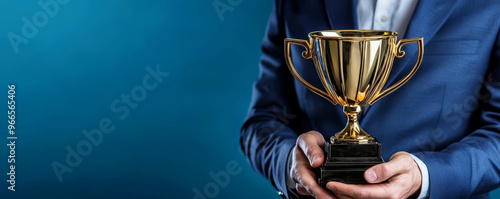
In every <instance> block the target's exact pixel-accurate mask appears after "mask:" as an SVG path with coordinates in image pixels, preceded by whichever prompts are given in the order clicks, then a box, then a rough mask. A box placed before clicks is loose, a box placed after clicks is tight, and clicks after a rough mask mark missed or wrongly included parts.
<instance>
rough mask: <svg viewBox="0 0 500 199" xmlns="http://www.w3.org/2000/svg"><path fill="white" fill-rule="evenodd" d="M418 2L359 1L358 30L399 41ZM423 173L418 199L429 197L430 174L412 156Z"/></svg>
mask: <svg viewBox="0 0 500 199" xmlns="http://www.w3.org/2000/svg"><path fill="white" fill-rule="evenodd" d="M417 3H418V0H358V2H357V5H356V11H357V14H358V28H359V29H364V30H390V31H395V32H398V39H401V38H403V37H404V35H405V34H406V29H407V28H408V23H409V22H410V19H411V17H412V15H413V11H415V7H416V6H417ZM412 157H413V159H414V160H415V162H416V163H417V164H418V167H419V168H420V172H421V173H422V189H421V191H420V194H419V196H418V198H419V199H420V198H426V197H428V196H429V172H428V170H427V166H426V165H425V163H424V162H422V160H420V159H419V158H417V157H416V156H414V155H412Z"/></svg>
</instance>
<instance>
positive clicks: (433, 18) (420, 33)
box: [385, 0, 456, 87]
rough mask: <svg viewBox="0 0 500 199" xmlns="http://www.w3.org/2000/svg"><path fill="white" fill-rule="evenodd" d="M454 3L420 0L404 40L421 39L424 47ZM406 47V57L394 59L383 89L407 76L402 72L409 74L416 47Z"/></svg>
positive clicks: (411, 45) (413, 45)
mask: <svg viewBox="0 0 500 199" xmlns="http://www.w3.org/2000/svg"><path fill="white" fill-rule="evenodd" d="M455 3H456V1H454V0H450V1H435V0H420V1H419V2H418V4H417V7H416V8H415V11H414V12H413V16H412V19H411V20H410V23H409V24H408V28H407V31H406V35H405V36H404V38H405V39H406V38H415V37H423V38H424V45H425V44H427V43H428V42H429V41H430V40H431V39H432V37H434V35H435V34H436V32H437V31H438V30H439V28H441V26H442V25H443V23H444V22H445V21H446V20H447V19H448V16H449V15H450V13H451V12H452V11H453V9H454V6H455ZM406 46H408V47H405V48H404V50H405V52H406V55H405V56H404V57H403V58H401V59H399V58H395V60H394V65H393V68H392V71H391V74H390V76H389V79H388V80H387V84H386V85H385V87H388V86H390V85H392V84H394V83H396V82H397V81H399V80H400V79H402V78H403V77H404V76H406V75H407V74H406V73H402V72H403V71H406V72H409V71H410V69H411V67H413V66H414V65H415V63H414V62H415V60H416V59H417V58H416V57H417V53H418V47H417V45H415V44H408V45H406ZM424 52H425V47H424ZM417 74H418V72H417ZM410 81H411V80H410Z"/></svg>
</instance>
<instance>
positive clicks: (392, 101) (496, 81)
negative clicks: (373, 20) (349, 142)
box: [241, 0, 500, 198]
mask: <svg viewBox="0 0 500 199" xmlns="http://www.w3.org/2000/svg"><path fill="white" fill-rule="evenodd" d="M356 22H357V19H356V2H355V1H354V2H353V1H347V0H338V1H335V0H323V1H320V0H314V1H299V0H290V1H280V0H277V1H276V3H275V8H274V10H273V12H272V14H271V16H270V19H269V24H268V27H267V32H266V35H265V37H264V40H263V43H262V53H263V55H262V57H261V61H260V75H259V77H258V79H257V80H256V82H255V84H254V87H253V96H252V100H251V105H250V108H249V111H248V117H247V119H246V121H245V123H244V125H243V127H242V130H241V146H242V148H243V150H244V152H245V154H246V156H247V157H248V159H249V161H250V163H251V165H252V167H253V168H254V169H255V170H256V171H258V172H259V173H261V174H262V175H264V176H265V177H266V178H268V179H269V180H270V181H271V182H272V184H273V186H275V187H276V188H277V189H278V190H282V191H285V190H286V180H285V176H286V175H285V174H286V172H287V171H286V163H287V158H288V154H289V152H290V150H291V149H292V147H293V146H294V145H295V141H296V139H297V137H298V135H299V134H300V133H304V132H307V131H310V130H317V131H319V132H321V133H322V134H323V135H324V137H325V139H326V140H329V138H330V136H332V135H334V134H335V133H336V132H337V131H340V130H341V129H342V128H343V127H344V125H345V123H346V116H345V114H344V113H343V112H342V107H340V106H333V105H332V104H330V102H328V101H327V100H325V99H323V98H321V97H320V96H318V95H316V94H314V93H312V92H311V91H309V90H307V89H306V88H305V87H304V86H302V85H301V84H300V83H299V82H297V81H296V80H295V79H294V78H293V77H292V75H291V74H290V72H289V71H288V69H287V66H286V64H285V61H284V52H283V47H284V46H283V39H285V38H297V39H307V34H308V33H309V32H312V31H316V30H328V29H356V28H357V25H356ZM499 28H500V2H498V1H496V0H491V1H470V0H456V1H455V0H446V1H436V0H420V1H419V2H418V5H417V7H416V9H415V12H414V14H413V16H412V19H411V21H410V23H409V25H408V29H407V33H406V36H405V38H414V37H423V38H424V42H425V54H424V58H423V62H422V65H421V67H420V69H419V70H418V71H417V73H416V74H415V76H414V77H413V78H412V79H411V80H410V81H409V82H408V83H407V84H405V85H404V86H402V87H401V88H400V89H398V90H396V91H395V92H394V93H392V94H389V95H388V96H386V97H385V98H382V99H381V100H380V101H378V102H376V103H375V104H374V105H373V106H371V107H370V108H369V109H368V110H366V109H365V110H363V113H362V115H361V116H360V120H361V126H362V127H363V128H364V130H366V131H367V132H368V133H370V134H371V135H373V136H374V137H376V138H377V139H378V140H379V141H380V142H381V143H382V156H383V158H384V159H385V160H386V161H387V160H389V158H390V156H391V155H392V154H394V153H395V152H397V151H407V152H410V153H412V154H414V155H416V156H417V157H418V158H420V159H421V160H422V161H423V162H424V163H425V164H426V165H427V167H428V170H429V178H430V196H431V198H465V197H472V196H486V197H487V192H488V191H490V190H492V189H495V188H497V187H499V186H500V61H499V60H500V38H499V32H500V31H499ZM301 48H302V47H294V48H293V49H292V59H293V62H294V64H295V67H296V68H297V71H298V72H299V74H301V75H302V77H304V79H306V80H307V81H308V82H310V83H312V84H313V85H315V86H316V87H318V88H322V85H321V83H320V81H319V78H318V75H317V73H316V71H315V67H314V63H313V61H311V60H305V59H303V58H302V56H301V52H302V51H303V49H301ZM404 50H405V51H406V55H405V56H404V57H403V58H401V59H398V58H396V59H395V61H394V66H393V69H392V72H391V74H390V77H389V80H388V82H387V84H386V87H388V86H389V85H392V84H393V83H395V82H396V81H398V80H399V79H401V78H402V77H404V76H405V75H406V74H407V73H408V72H409V70H410V69H411V68H412V67H413V65H414V63H415V60H416V56H417V51H418V49H417V46H416V45H415V44H410V45H406V47H404Z"/></svg>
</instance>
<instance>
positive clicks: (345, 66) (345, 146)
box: [285, 30, 424, 186]
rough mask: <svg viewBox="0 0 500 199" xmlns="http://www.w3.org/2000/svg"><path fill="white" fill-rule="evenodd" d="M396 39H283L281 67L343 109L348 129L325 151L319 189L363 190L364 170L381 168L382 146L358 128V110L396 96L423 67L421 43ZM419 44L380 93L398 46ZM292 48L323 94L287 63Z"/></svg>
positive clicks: (352, 35)
mask: <svg viewBox="0 0 500 199" xmlns="http://www.w3.org/2000/svg"><path fill="white" fill-rule="evenodd" d="M397 35H398V33H396V32H392V31H377V30H327V31H316V32H311V33H309V41H306V40H299V39H289V38H287V39H285V61H286V63H287V65H288V69H289V70H290V72H291V73H292V75H293V76H294V77H295V78H296V79H297V80H298V81H299V82H300V83H302V85H304V86H305V87H306V88H308V89H309V90H311V91H312V92H314V93H316V94H318V95H319V96H321V97H323V98H325V99H326V100H328V101H330V102H331V103H332V104H333V105H341V106H343V110H344V113H345V114H346V115H347V124H346V126H345V128H344V129H343V130H341V131H340V132H338V133H336V134H335V135H334V136H332V137H331V139H330V142H329V143H327V144H326V145H325V151H326V157H327V158H326V160H325V162H324V163H323V165H322V166H321V168H320V175H319V176H318V183H319V184H320V185H322V186H326V183H327V182H329V181H339V182H344V183H348V184H367V182H366V180H365V179H364V177H363V174H364V172H365V171H366V169H368V168H370V167H372V166H374V165H376V164H380V163H383V162H384V161H383V159H382V157H381V144H380V143H379V142H378V141H377V139H375V138H374V137H373V136H371V135H370V134H368V133H367V132H365V131H364V130H363V129H362V128H361V126H360V125H359V123H358V115H359V114H360V113H361V106H365V105H373V103H375V102H377V101H378V100H379V99H381V98H382V97H385V96H386V95H388V94H390V93H391V92H393V91H395V90H396V89H398V88H399V87H401V86H402V85H403V84H405V83H406V82H408V80H409V79H410V78H411V77H412V76H413V75H414V74H415V72H416V71H417V70H418V68H419V67H420V64H421V63H422V57H423V53H424V44H423V38H413V39H403V40H400V41H399V42H397V43H396V41H397ZM409 43H417V44H418V49H419V53H418V57H417V62H416V64H415V66H414V67H413V69H412V70H411V71H410V73H409V74H408V75H406V76H405V77H404V78H403V79H401V80H400V81H399V82H397V83H395V84H394V85H392V86H390V87H388V88H387V89H385V90H382V88H383V87H384V85H385V83H386V81H387V79H388V77H389V74H390V72H391V68H392V63H393V61H394V58H395V57H397V58H401V57H403V56H404V54H405V52H404V51H402V50H401V48H402V46H403V45H405V44H409ZM292 44H295V45H300V46H302V47H304V48H305V51H304V52H302V57H304V58H305V59H312V60H313V61H314V64H315V66H316V71H317V73H318V76H319V79H320V81H321V83H322V84H323V87H324V89H325V90H321V89H319V88H316V87H314V86H313V85H311V84H310V83H308V82H307V81H305V80H304V79H303V78H302V77H301V76H300V75H299V74H298V73H297V71H296V70H295V67H294V66H293V63H292V60H291V54H290V47H291V45H292Z"/></svg>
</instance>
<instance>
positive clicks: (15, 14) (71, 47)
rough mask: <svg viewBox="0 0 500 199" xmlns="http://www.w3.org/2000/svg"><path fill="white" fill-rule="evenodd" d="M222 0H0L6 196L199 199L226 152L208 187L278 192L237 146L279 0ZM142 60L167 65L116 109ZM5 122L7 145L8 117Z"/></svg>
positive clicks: (2, 192)
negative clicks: (92, 139) (74, 160)
mask: <svg viewBox="0 0 500 199" xmlns="http://www.w3.org/2000/svg"><path fill="white" fill-rule="evenodd" d="M48 1H49V0H42V2H48ZM66 1H67V0H66ZM61 2H62V1H61ZM220 2H223V3H225V4H226V5H228V6H229V7H230V9H231V10H232V11H227V12H224V13H223V15H222V16H223V18H221V17H220V16H219V15H218V13H217V11H216V9H215V8H214V6H213V4H212V3H213V1H212V0H208V1H196V2H193V1H159V0H157V1H97V0H87V1H76V0H72V1H69V2H68V3H67V4H64V5H62V4H60V5H59V6H60V7H59V9H58V10H57V12H54V13H53V16H49V15H47V13H45V16H48V17H47V18H46V20H45V21H43V16H42V15H43V13H40V12H44V11H43V9H42V7H40V6H39V5H38V3H37V1H27V0H18V1H2V2H1V3H0V22H1V24H2V28H0V35H3V37H2V38H3V39H0V52H1V53H0V64H1V72H0V87H3V86H5V87H3V89H0V92H2V93H4V96H5V101H7V98H6V97H7V85H8V84H11V83H14V84H15V85H16V98H15V99H16V132H17V134H16V135H17V136H18V140H17V141H16V156H17V157H16V192H11V191H8V190H7V186H8V183H7V182H6V181H5V180H7V178H8V176H7V175H5V174H1V175H0V179H4V180H1V182H2V183H0V185H2V186H3V187H0V198H110V197H122V198H195V191H193V190H194V189H197V190H200V191H201V192H203V191H204V188H205V187H207V186H211V185H214V183H215V181H214V179H213V178H211V177H210V176H209V173H210V172H214V173H219V172H221V171H224V172H226V170H227V169H226V165H227V164H228V163H230V164H232V163H236V164H238V168H241V172H240V173H238V174H236V175H230V179H229V183H227V185H225V186H224V187H220V186H219V187H218V188H217V189H218V190H217V191H216V190H214V189H213V188H212V189H210V190H209V191H211V192H212V193H216V194H214V195H215V196H214V197H215V198H277V195H276V191H275V190H274V188H273V187H272V186H271V184H270V183H269V182H268V181H266V180H265V179H264V178H262V177H261V176H260V175H259V174H257V173H256V172H254V171H253V170H252V169H251V168H250V166H249V165H248V163H247V160H246V158H245V157H244V155H243V154H242V152H241V150H240V149H239V129H240V126H241V124H242V121H243V119H244V117H245V115H246V110H247V107H248V103H249V100H250V96H251V85H252V82H253V81H254V80H255V78H256V77H257V74H258V61H259V56H260V43H261V41H262V37H263V34H264V31H265V26H266V22H267V17H268V16H269V13H270V12H271V9H272V4H273V3H272V1H265V0H252V1H248V0H243V1H242V2H241V3H240V4H237V5H236V4H235V5H231V4H230V3H229V2H227V1H226V0H220ZM37 13H38V14H37ZM33 16H35V18H36V19H37V20H39V21H40V20H41V22H44V23H38V25H39V27H38V26H36V25H35V27H36V28H37V32H36V33H34V32H31V34H32V35H29V36H30V37H31V38H26V39H27V43H22V44H19V45H18V52H17V53H16V51H15V50H14V49H15V48H14V47H13V45H12V44H11V43H10V41H9V38H8V35H9V34H12V33H13V34H16V35H20V36H23V30H22V28H23V26H24V25H25V22H24V21H23V20H22V19H23V17H26V19H28V20H29V21H30V22H31V23H33ZM37 17H38V18H37ZM40 17H41V18H40ZM147 66H150V67H151V68H153V70H154V69H155V67H156V66H159V68H160V70H161V71H162V72H166V73H168V76H167V77H164V78H163V81H162V82H161V83H158V86H157V87H156V88H155V89H152V90H149V91H147V93H146V95H145V96H143V98H144V99H141V100H138V101H137V107H136V108H130V107H129V110H130V112H129V114H127V115H125V114H124V113H123V112H121V111H116V110H115V111H114V110H113V109H112V108H111V105H112V103H113V101H115V100H121V96H122V95H130V94H131V92H132V91H134V89H136V88H138V86H139V87H140V86H141V85H142V80H143V78H144V77H145V76H147V75H148V74H149V73H148V71H147V70H146V67H147ZM149 81H150V83H151V84H153V83H154V79H151V80H149ZM2 85H3V86H2ZM135 91H137V90H135ZM0 97H1V96H0ZM121 105H123V103H122V104H121ZM0 106H1V105H0ZM1 110H2V111H1V112H4V113H5V114H6V111H7V104H5V105H4V107H3V108H1ZM6 115H7V114H6ZM120 116H122V118H123V120H122V119H120ZM103 118H109V119H110V120H111V121H112V125H114V127H115V129H114V131H113V132H112V133H109V134H103V137H102V142H101V143H100V144H98V145H92V149H91V152H90V154H89V155H87V156H84V157H82V160H81V162H80V163H79V164H78V165H77V166H75V167H71V168H72V169H73V171H72V172H71V173H65V174H63V176H62V177H63V178H62V181H59V180H58V178H57V177H56V174H55V173H54V170H53V168H52V166H51V164H53V163H54V162H59V163H61V164H65V163H66V162H65V161H66V155H67V154H68V151H67V150H66V147H68V146H69V147H70V148H72V149H76V148H77V145H78V144H79V143H81V142H85V141H86V140H88V138H87V137H85V136H84V135H83V134H82V131H84V130H87V131H91V130H92V129H97V128H99V122H100V120H101V119H103ZM0 126H1V127H2V128H3V129H4V130H3V132H5V133H4V134H2V135H3V136H2V137H4V138H1V137H0V139H3V140H4V142H2V143H5V144H6V143H7V139H6V137H7V136H8V134H7V133H6V129H7V119H5V122H4V123H3V124H1V125H0ZM8 153H9V151H8V148H7V146H6V145H3V146H0V156H2V157H0V173H7V172H9V170H8V165H9V164H7V156H8ZM492 197H500V193H499V192H498V191H497V193H496V194H492ZM207 198H208V197H207Z"/></svg>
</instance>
